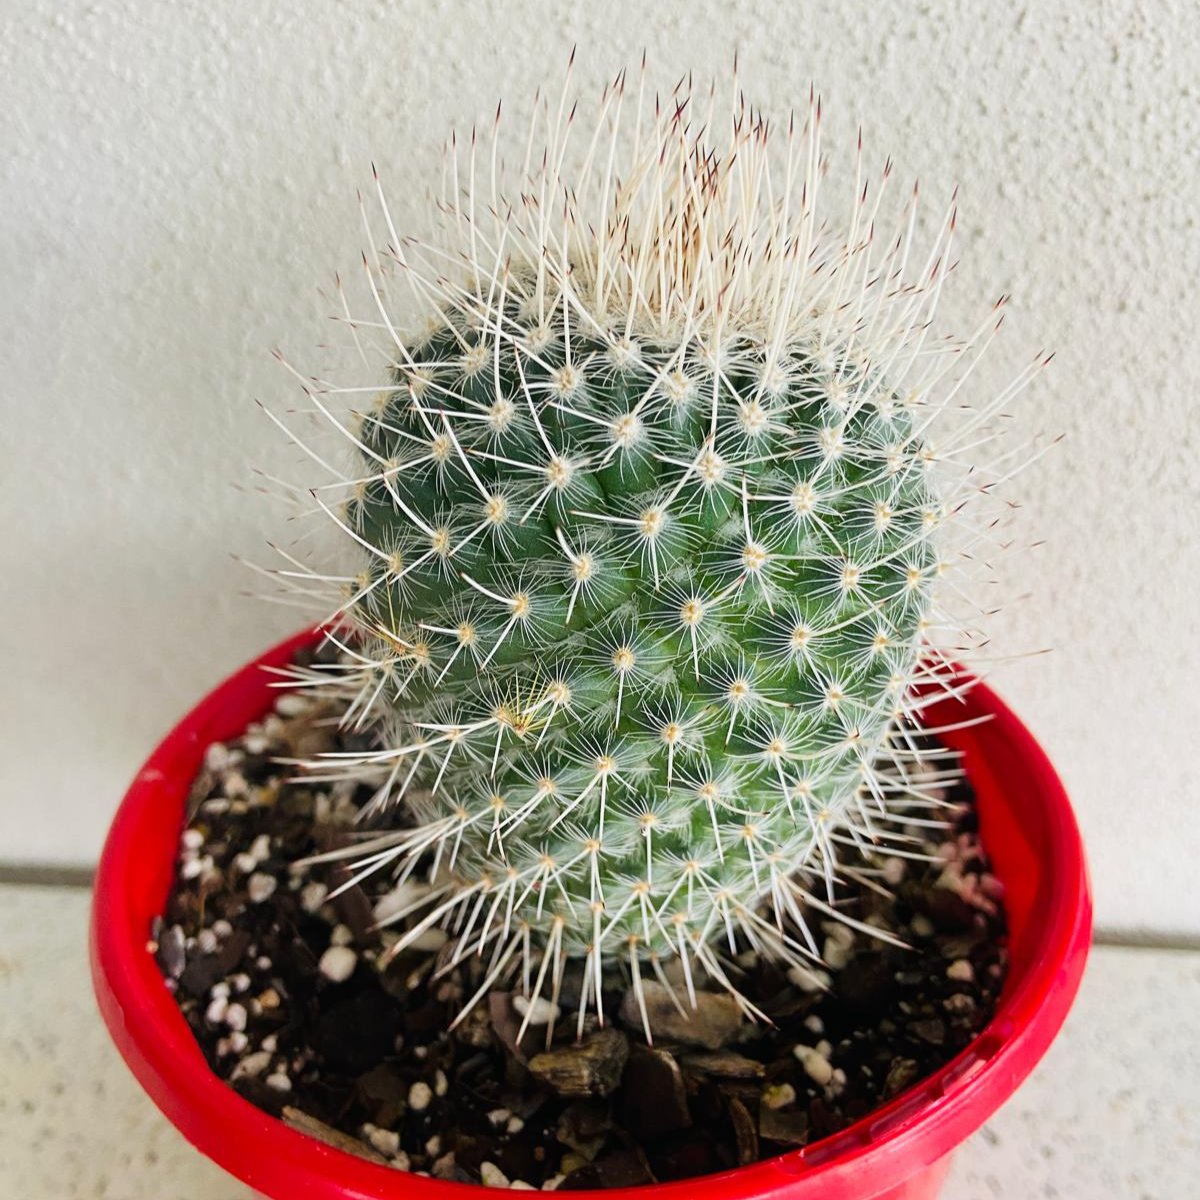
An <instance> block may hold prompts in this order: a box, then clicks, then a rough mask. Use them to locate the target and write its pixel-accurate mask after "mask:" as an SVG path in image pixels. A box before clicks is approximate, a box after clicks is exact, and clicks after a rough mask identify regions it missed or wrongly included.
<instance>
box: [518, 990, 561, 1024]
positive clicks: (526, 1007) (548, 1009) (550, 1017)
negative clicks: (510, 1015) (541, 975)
mask: <svg viewBox="0 0 1200 1200" xmlns="http://www.w3.org/2000/svg"><path fill="white" fill-rule="evenodd" d="M513 1008H515V1009H516V1010H517V1012H519V1013H520V1014H521V1016H522V1017H524V1018H525V1019H526V1020H527V1021H528V1022H529V1024H530V1025H549V1024H550V1022H551V1021H557V1020H558V1018H559V1016H560V1015H561V1013H562V1009H560V1008H559V1007H558V1005H557V1004H554V1003H552V1002H551V1001H549V1000H546V999H545V998H544V997H542V996H538V997H536V998H535V999H533V1000H529V999H527V998H526V997H524V996H514V997H513Z"/></svg>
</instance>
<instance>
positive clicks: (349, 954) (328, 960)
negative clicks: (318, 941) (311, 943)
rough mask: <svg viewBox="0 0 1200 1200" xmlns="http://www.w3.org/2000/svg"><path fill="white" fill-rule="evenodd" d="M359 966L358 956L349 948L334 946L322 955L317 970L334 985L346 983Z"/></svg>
mask: <svg viewBox="0 0 1200 1200" xmlns="http://www.w3.org/2000/svg"><path fill="white" fill-rule="evenodd" d="M357 965H358V955H357V954H355V952H354V951H353V950H352V949H351V948H350V947H349V946H342V945H333V946H330V947H329V949H328V950H326V951H325V953H324V954H322V955H321V961H320V962H319V963H318V964H317V970H318V971H320V972H321V974H322V975H324V976H325V978H326V979H329V980H332V981H333V982H334V983H345V982H346V980H347V979H349V978H350V976H351V975H353V974H354V968H355V967H356V966H357Z"/></svg>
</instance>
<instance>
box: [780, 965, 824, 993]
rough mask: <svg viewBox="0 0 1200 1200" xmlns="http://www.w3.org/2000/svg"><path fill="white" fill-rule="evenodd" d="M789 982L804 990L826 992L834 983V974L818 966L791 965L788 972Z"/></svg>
mask: <svg viewBox="0 0 1200 1200" xmlns="http://www.w3.org/2000/svg"><path fill="white" fill-rule="evenodd" d="M787 977H788V982H789V983H790V984H791V985H792V986H793V987H798V988H799V989H800V990H801V991H802V992H824V991H828V990H829V985H830V984H831V983H833V976H832V975H830V974H829V972H828V971H822V970H820V969H819V968H816V967H791V968H790V969H789V970H788V973H787Z"/></svg>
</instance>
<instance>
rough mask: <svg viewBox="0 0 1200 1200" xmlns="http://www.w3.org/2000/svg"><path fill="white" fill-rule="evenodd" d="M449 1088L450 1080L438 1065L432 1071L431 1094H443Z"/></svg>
mask: <svg viewBox="0 0 1200 1200" xmlns="http://www.w3.org/2000/svg"><path fill="white" fill-rule="evenodd" d="M449 1090H450V1080H449V1079H447V1078H446V1072H445V1071H443V1070H442V1069H441V1067H439V1068H438V1069H437V1070H436V1071H435V1072H434V1073H433V1094H434V1095H435V1096H444V1095H445V1094H446V1093H447V1092H448V1091H449Z"/></svg>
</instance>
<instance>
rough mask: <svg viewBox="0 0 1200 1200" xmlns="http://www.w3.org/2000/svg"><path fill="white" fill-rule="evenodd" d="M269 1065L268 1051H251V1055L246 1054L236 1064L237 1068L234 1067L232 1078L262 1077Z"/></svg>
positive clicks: (269, 1053) (269, 1055) (269, 1052)
mask: <svg viewBox="0 0 1200 1200" xmlns="http://www.w3.org/2000/svg"><path fill="white" fill-rule="evenodd" d="M270 1064H271V1051H270V1050H256V1051H253V1052H252V1054H248V1055H246V1057H245V1058H242V1060H241V1062H239V1063H238V1066H236V1067H234V1069H233V1078H234V1079H242V1078H245V1076H247V1075H250V1076H253V1075H262V1074H263V1072H264V1070H266V1068H268V1067H270Z"/></svg>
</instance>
